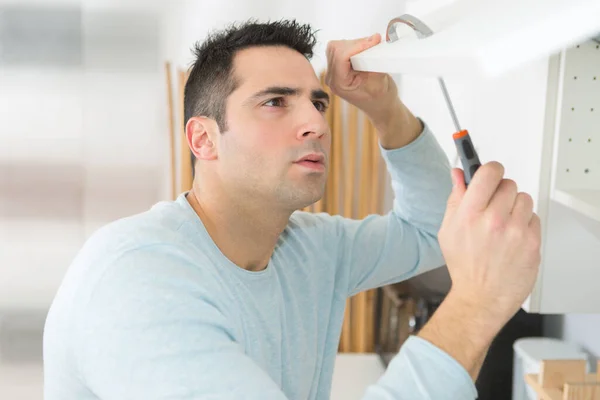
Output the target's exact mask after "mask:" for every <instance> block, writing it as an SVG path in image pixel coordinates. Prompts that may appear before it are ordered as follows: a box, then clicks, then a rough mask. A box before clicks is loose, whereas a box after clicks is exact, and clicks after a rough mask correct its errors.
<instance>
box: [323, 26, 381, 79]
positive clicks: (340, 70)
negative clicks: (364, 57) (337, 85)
mask: <svg viewBox="0 0 600 400" xmlns="http://www.w3.org/2000/svg"><path fill="white" fill-rule="evenodd" d="M380 42H381V35H380V34H378V33H376V34H374V35H372V36H369V37H366V38H361V39H354V40H333V41H330V42H329V43H327V50H326V53H327V71H328V73H327V85H328V86H331V79H333V78H334V77H339V78H342V79H344V78H346V77H347V76H348V74H350V72H351V71H352V64H351V63H350V57H352V56H354V55H356V54H358V53H360V52H363V51H365V50H367V49H368V48H371V47H373V46H375V45H377V44H379V43H380Z"/></svg>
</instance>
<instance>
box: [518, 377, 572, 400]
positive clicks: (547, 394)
mask: <svg viewBox="0 0 600 400" xmlns="http://www.w3.org/2000/svg"><path fill="white" fill-rule="evenodd" d="M538 379H539V375H537V374H527V375H525V382H526V383H527V384H528V385H529V386H531V388H532V389H533V390H535V392H536V393H537V394H538V400H563V393H562V390H559V389H555V388H543V387H542V385H541V384H540V383H539V382H538Z"/></svg>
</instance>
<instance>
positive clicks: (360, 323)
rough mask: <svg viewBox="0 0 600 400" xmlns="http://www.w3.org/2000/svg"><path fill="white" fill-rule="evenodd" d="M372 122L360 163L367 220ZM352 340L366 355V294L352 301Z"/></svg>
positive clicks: (360, 203) (363, 140)
mask: <svg viewBox="0 0 600 400" xmlns="http://www.w3.org/2000/svg"><path fill="white" fill-rule="evenodd" d="M371 130H372V128H371V122H370V121H369V120H368V119H367V118H366V117H365V118H364V119H363V127H362V134H361V161H360V172H359V185H358V191H359V196H358V210H359V211H358V212H359V215H358V218H360V219H362V218H365V217H366V216H367V215H368V214H369V210H370V205H369V203H370V200H371V196H370V195H369V191H368V188H369V186H370V185H369V179H370V178H371V177H372V172H371V169H372V167H373V163H372V162H371V158H372V150H371V144H372V140H370V133H371ZM352 307H353V310H352V312H353V314H352V328H353V329H352V339H353V344H354V347H353V350H354V351H356V352H359V353H364V352H366V351H367V349H368V344H367V334H366V329H367V323H368V321H367V308H368V295H367V293H366V292H361V293H358V294H357V295H356V296H354V298H353V299H352Z"/></svg>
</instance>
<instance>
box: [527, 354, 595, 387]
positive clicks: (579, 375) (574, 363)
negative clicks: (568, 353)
mask: <svg viewBox="0 0 600 400" xmlns="http://www.w3.org/2000/svg"><path fill="white" fill-rule="evenodd" d="M585 363H586V362H585V360H544V361H542V366H541V368H540V375H539V377H538V379H539V380H538V383H539V384H540V385H542V387H543V388H551V389H559V390H562V389H563V388H564V386H565V383H567V382H583V381H584V380H585Z"/></svg>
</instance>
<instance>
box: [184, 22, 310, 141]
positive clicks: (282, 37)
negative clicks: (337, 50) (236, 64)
mask: <svg viewBox="0 0 600 400" xmlns="http://www.w3.org/2000/svg"><path fill="white" fill-rule="evenodd" d="M315 34H316V32H315V31H313V30H312V28H311V26H310V25H309V24H300V23H298V22H296V20H281V21H276V22H266V23H258V22H256V21H254V20H248V21H246V22H243V23H241V24H236V23H233V24H231V25H230V26H229V27H227V28H226V29H224V30H222V31H217V32H213V33H211V34H209V35H208V37H207V38H206V40H204V41H203V42H202V43H200V42H198V43H196V44H195V46H194V48H193V53H194V56H195V60H194V61H193V64H192V66H191V68H190V71H189V77H188V80H187V83H186V85H185V92H184V119H185V120H184V121H183V124H184V126H185V124H186V123H187V121H188V120H189V119H190V118H191V117H194V116H201V115H202V116H207V117H209V118H212V119H214V120H215V121H216V122H217V124H218V125H219V128H220V129H221V131H226V130H227V124H226V110H225V105H226V101H227V98H228V97H229V95H230V94H231V93H232V92H233V91H234V90H235V89H236V87H237V85H238V82H235V80H234V77H233V73H232V72H233V71H232V70H233V58H234V56H235V54H236V52H237V51H239V50H242V49H246V48H250V47H261V46H285V47H288V48H290V49H293V50H296V51H298V52H299V53H300V54H303V55H304V56H305V57H306V58H307V59H309V60H310V59H311V58H312V56H313V48H314V46H315V44H316V42H317V40H316V35H315Z"/></svg>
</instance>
